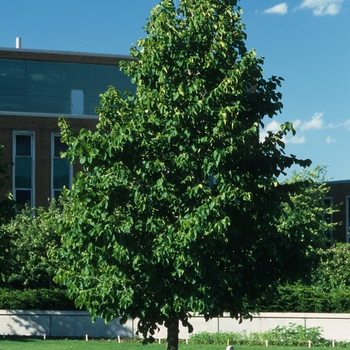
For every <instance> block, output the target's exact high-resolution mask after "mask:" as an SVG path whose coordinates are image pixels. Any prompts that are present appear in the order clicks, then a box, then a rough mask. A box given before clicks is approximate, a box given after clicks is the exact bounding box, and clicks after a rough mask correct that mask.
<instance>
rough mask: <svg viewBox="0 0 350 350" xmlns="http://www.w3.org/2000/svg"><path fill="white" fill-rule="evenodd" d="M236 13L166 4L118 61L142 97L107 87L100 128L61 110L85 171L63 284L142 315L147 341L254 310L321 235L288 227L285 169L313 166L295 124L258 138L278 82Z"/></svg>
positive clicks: (210, 4) (291, 275) (215, 5)
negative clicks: (298, 148)
mask: <svg viewBox="0 0 350 350" xmlns="http://www.w3.org/2000/svg"><path fill="white" fill-rule="evenodd" d="M240 16H241V10H240V8H238V7H237V1H235V0H215V1H213V0H180V4H179V5H178V6H175V5H174V3H173V1H172V0H163V1H161V2H160V4H159V5H157V6H156V7H155V8H154V9H153V10H152V12H151V14H150V18H149V22H148V24H147V26H146V27H145V30H146V38H145V39H140V40H139V41H138V43H137V46H136V47H132V48H131V55H132V57H133V58H134V60H133V61H131V62H127V63H123V64H122V69H123V70H124V72H125V73H126V74H127V75H128V76H129V77H130V79H132V81H133V82H134V83H135V86H136V92H135V94H131V93H128V94H127V97H126V98H125V97H123V95H122V94H121V93H120V92H119V91H116V90H115V89H114V88H113V87H110V88H109V89H108V91H107V92H106V93H104V94H103V95H101V103H100V107H99V108H98V109H97V112H98V115H99V120H98V124H97V130H96V131H95V132H91V131H88V130H81V131H80V133H79V134H74V133H73V132H72V131H71V129H70V128H69V125H68V123H67V121H66V120H63V119H61V120H60V128H61V133H62V137H63V141H64V142H66V143H67V144H68V145H69V149H68V151H67V155H68V157H69V159H70V160H71V161H72V162H74V161H79V162H81V163H82V164H83V170H82V171H81V172H80V173H79V174H78V175H77V176H76V178H75V180H74V186H73V188H72V190H71V191H67V192H66V196H68V197H69V198H70V205H69V206H67V207H66V208H65V209H64V215H63V217H64V220H62V222H61V223H60V225H59V228H60V232H61V234H62V236H63V238H62V245H63V246H62V249H61V250H60V259H61V261H62V263H63V264H64V266H63V267H62V268H61V269H60V270H59V272H58V275H57V281H60V282H61V283H62V284H64V285H66V286H67V288H68V292H69V293H70V295H71V297H73V298H75V300H76V303H77V305H80V306H82V307H86V308H87V309H88V310H90V311H91V313H92V315H93V316H101V317H103V318H105V319H106V320H107V321H109V320H111V319H112V318H115V317H119V316H122V319H121V322H124V321H126V319H127V318H128V317H131V318H138V319H139V322H138V331H139V332H141V334H142V335H144V336H145V337H147V336H149V335H153V334H154V332H155V331H156V329H157V327H158V325H159V324H165V326H166V327H167V328H168V348H169V349H176V348H177V338H178V327H179V321H181V322H182V324H183V325H185V326H188V327H189V330H190V331H191V325H190V317H191V316H193V315H194V314H200V315H203V316H204V317H205V318H206V319H208V318H210V317H214V316H218V315H221V314H222V313H224V312H228V313H229V314H230V315H231V317H235V318H239V319H242V318H245V317H249V312H250V311H255V310H258V309H259V303H260V300H261V299H262V298H267V297H269V296H271V295H273V293H274V292H275V290H276V286H277V285H278V284H283V283H285V282H288V281H294V280H297V279H299V278H301V277H304V276H306V275H308V274H309V273H310V268H311V266H312V265H313V262H314V258H315V254H313V248H314V247H315V246H316V245H317V244H318V239H317V234H316V233H314V232H312V231H308V232H306V233H302V232H300V231H296V232H293V231H292V230H287V231H283V230H279V229H278V222H279V220H280V218H281V215H283V210H284V209H283V205H282V204H283V203H285V202H288V201H290V193H291V191H295V190H296V187H298V184H288V183H280V182H279V180H278V177H279V175H280V174H282V173H284V172H285V170H286V169H287V168H289V167H291V166H292V165H293V164H299V165H302V166H304V165H307V164H309V163H310V162H309V161H308V160H306V161H302V160H299V159H297V158H296V157H295V156H294V155H286V154H285V151H284V143H283V137H284V135H286V134H287V133H288V132H292V133H294V130H293V127H292V124H291V123H285V124H283V125H281V129H280V130H279V131H277V132H275V133H273V132H268V133H267V136H266V137H265V139H264V140H261V141H260V140H259V129H260V128H262V127H263V125H264V124H263V120H264V118H271V117H273V116H275V115H276V114H278V113H279V112H280V111H281V108H282V103H281V93H280V92H279V91H278V88H279V86H280V84H281V80H282V79H281V78H278V77H275V76H273V77H271V78H269V79H265V78H264V76H263V71H262V65H263V59H262V58H260V57H258V56H257V55H256V53H255V51H254V50H251V51H249V50H247V48H246V46H245V39H246V34H245V32H244V30H245V28H244V25H243V24H242V22H241V17H240ZM296 256H297V257H298V258H300V259H301V260H300V261H298V262H297V264H296V261H295V257H296ZM290 266H295V267H294V268H290Z"/></svg>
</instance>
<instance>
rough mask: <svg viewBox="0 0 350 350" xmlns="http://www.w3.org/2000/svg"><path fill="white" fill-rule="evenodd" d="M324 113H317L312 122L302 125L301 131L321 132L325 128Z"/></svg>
mask: <svg viewBox="0 0 350 350" xmlns="http://www.w3.org/2000/svg"><path fill="white" fill-rule="evenodd" d="M322 117H323V113H315V114H314V115H313V116H312V117H311V120H309V121H308V122H303V123H301V125H300V130H301V131H305V130H310V129H317V130H320V129H322V127H323V125H324V124H323V120H322Z"/></svg>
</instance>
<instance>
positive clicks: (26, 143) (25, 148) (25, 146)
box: [16, 135, 31, 156]
mask: <svg viewBox="0 0 350 350" xmlns="http://www.w3.org/2000/svg"><path fill="white" fill-rule="evenodd" d="M30 139H31V136H30V135H16V156H30V155H31V142H30V141H31V140H30Z"/></svg>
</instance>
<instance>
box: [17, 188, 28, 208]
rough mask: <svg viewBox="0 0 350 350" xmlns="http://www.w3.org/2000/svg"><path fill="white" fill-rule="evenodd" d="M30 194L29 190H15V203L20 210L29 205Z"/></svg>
mask: <svg viewBox="0 0 350 350" xmlns="http://www.w3.org/2000/svg"><path fill="white" fill-rule="evenodd" d="M30 194H31V191H30V190H16V203H17V204H18V205H19V207H20V208H21V207H22V206H24V205H25V204H26V203H28V204H29V205H30V197H31V196H30Z"/></svg>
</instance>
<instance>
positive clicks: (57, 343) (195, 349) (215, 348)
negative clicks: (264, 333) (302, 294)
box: [0, 338, 324, 350]
mask: <svg viewBox="0 0 350 350" xmlns="http://www.w3.org/2000/svg"><path fill="white" fill-rule="evenodd" d="M165 348H166V344H164V343H163V344H158V343H154V344H151V345H142V344H141V343H136V342H121V343H118V342H117V341H115V340H110V341H108V340H96V339H92V340H89V341H85V340H72V339H62V340H57V339H55V340H52V339H47V340H43V339H33V338H12V339H0V350H37V349H38V350H42V349H48V350H66V349H73V350H80V349H82V350H85V349H87V350H90V349H101V350H112V349H113V350H116V349H117V350H165ZM234 348H235V350H268V349H270V350H310V349H309V348H307V347H292V346H291V347H289V346H288V347H287V346H270V347H268V348H266V347H265V346H247V345H236V346H234ZM202 349H204V350H225V349H226V344H223V345H191V344H180V346H179V350H202ZM321 349H323V350H324V348H316V347H315V348H312V350H321Z"/></svg>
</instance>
